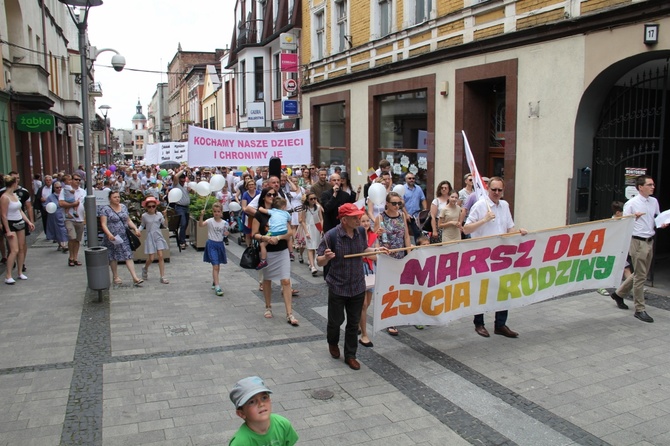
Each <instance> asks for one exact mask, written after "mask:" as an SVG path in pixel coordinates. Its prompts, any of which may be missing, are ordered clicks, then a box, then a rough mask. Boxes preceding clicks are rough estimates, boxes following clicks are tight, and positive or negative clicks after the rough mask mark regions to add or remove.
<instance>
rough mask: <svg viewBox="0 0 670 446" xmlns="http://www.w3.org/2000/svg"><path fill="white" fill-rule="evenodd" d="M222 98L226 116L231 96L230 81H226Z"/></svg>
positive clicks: (228, 111)
mask: <svg viewBox="0 0 670 446" xmlns="http://www.w3.org/2000/svg"><path fill="white" fill-rule="evenodd" d="M224 98H225V103H224V105H225V107H226V114H227V115H229V114H230V110H231V108H230V103H231V101H232V94H231V89H230V81H226V89H225V90H224Z"/></svg>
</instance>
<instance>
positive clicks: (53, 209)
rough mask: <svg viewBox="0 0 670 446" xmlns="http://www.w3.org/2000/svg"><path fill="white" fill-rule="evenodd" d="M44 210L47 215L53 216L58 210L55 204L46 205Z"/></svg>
mask: <svg viewBox="0 0 670 446" xmlns="http://www.w3.org/2000/svg"><path fill="white" fill-rule="evenodd" d="M46 209H47V212H48V213H50V214H53V213H54V212H56V210H57V209H58V206H56V203H48V204H47V206H46Z"/></svg>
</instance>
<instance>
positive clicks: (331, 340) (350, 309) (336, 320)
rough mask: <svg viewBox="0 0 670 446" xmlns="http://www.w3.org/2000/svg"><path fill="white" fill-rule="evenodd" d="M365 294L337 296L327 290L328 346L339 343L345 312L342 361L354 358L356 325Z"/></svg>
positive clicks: (356, 337) (356, 334)
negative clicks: (345, 323)
mask: <svg viewBox="0 0 670 446" xmlns="http://www.w3.org/2000/svg"><path fill="white" fill-rule="evenodd" d="M364 300H365V293H364V292H363V293H361V294H359V295H357V296H352V297H347V296H339V295H337V294H335V293H333V292H332V291H330V290H328V324H327V326H326V340H327V341H328V344H330V345H337V344H338V343H339V342H340V326H341V325H342V323H343V322H344V312H345V311H346V312H347V325H346V327H345V328H344V359H349V358H354V359H355V358H356V350H357V349H358V324H359V322H360V321H361V311H363V302H364Z"/></svg>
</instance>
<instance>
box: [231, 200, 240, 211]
mask: <svg viewBox="0 0 670 446" xmlns="http://www.w3.org/2000/svg"><path fill="white" fill-rule="evenodd" d="M228 208H229V209H230V210H231V211H233V212H238V211H241V210H242V206H240V203H238V202H237V201H231V202H230V204H229V205H228Z"/></svg>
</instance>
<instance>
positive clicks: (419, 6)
mask: <svg viewBox="0 0 670 446" xmlns="http://www.w3.org/2000/svg"><path fill="white" fill-rule="evenodd" d="M414 1H415V2H416V3H415V4H414V22H413V24H414V25H417V24H419V23H423V22H425V21H428V20H430V12H431V9H432V8H433V1H432V0H414Z"/></svg>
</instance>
